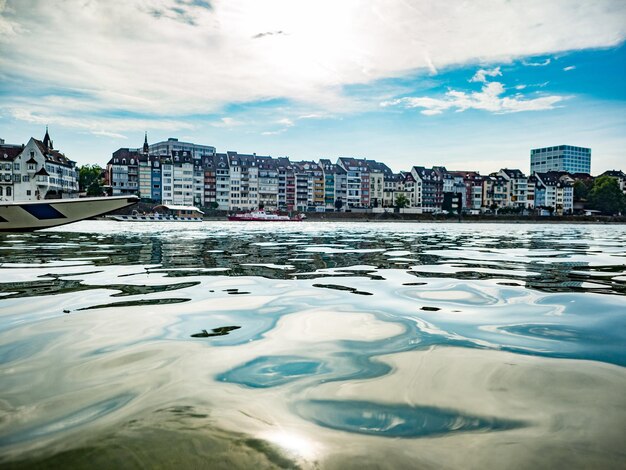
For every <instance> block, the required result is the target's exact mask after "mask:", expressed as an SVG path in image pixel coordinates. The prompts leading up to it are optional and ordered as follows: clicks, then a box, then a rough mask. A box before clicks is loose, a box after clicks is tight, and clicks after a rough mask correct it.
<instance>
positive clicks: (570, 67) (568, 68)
mask: <svg viewBox="0 0 626 470" xmlns="http://www.w3.org/2000/svg"><path fill="white" fill-rule="evenodd" d="M575 68H576V66H575V65H570V66H569V67H564V68H563V71H565V72H569V71H570V70H574V69H575Z"/></svg>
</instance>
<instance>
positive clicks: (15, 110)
mask: <svg viewBox="0 0 626 470" xmlns="http://www.w3.org/2000/svg"><path fill="white" fill-rule="evenodd" d="M8 112H9V114H10V115H11V116H12V117H14V118H15V119H17V120H20V121H25V122H29V123H32V124H41V125H48V124H56V125H59V126H63V127H70V128H74V129H82V130H86V131H88V132H90V133H92V134H94V135H109V136H121V135H122V134H118V133H117V132H116V131H144V130H146V129H153V130H164V131H165V130H181V129H194V128H195V126H194V125H193V124H191V123H189V122H185V121H181V120H173V119H154V120H152V119H140V118H132V117H126V118H118V117H104V118H98V117H95V118H85V117H76V116H67V115H64V114H60V113H58V112H57V113H55V112H50V111H48V110H46V109H45V108H43V109H35V110H33V109H32V108H30V107H29V108H24V107H19V106H12V107H10V108H9V109H8Z"/></svg>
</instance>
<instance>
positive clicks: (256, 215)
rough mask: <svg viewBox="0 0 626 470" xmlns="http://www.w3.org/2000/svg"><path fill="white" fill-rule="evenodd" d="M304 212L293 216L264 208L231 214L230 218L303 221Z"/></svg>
mask: <svg viewBox="0 0 626 470" xmlns="http://www.w3.org/2000/svg"><path fill="white" fill-rule="evenodd" d="M304 218H305V216H304V214H297V215H294V216H293V217H290V216H288V215H281V214H276V213H275V212H265V211H263V210H258V211H251V212H244V213H243V214H235V215H229V216H228V220H231V221H237V222H302V219H304Z"/></svg>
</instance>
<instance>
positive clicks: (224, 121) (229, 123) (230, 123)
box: [211, 117, 243, 127]
mask: <svg viewBox="0 0 626 470" xmlns="http://www.w3.org/2000/svg"><path fill="white" fill-rule="evenodd" d="M242 124H243V122H242V121H238V120H236V119H235V118H232V117H223V118H221V119H220V120H219V121H216V122H212V123H211V126H213V127H235V126H240V125H242Z"/></svg>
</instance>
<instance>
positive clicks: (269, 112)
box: [0, 0, 626, 174]
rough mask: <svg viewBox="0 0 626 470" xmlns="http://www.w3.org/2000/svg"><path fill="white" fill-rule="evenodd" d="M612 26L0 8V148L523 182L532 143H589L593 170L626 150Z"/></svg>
mask: <svg viewBox="0 0 626 470" xmlns="http://www.w3.org/2000/svg"><path fill="white" fill-rule="evenodd" d="M512 17H517V18H519V22H515V24H513V23H511V21H510V19H511V18H512ZM625 17H626V6H625V5H624V4H623V2H616V1H609V0H607V1H603V2H594V3H593V4H590V3H589V2H565V1H562V2H560V1H555V2H551V3H550V4H549V5H543V4H541V5H540V2H519V3H518V2H501V3H499V2H496V3H490V4H489V8H486V6H485V4H483V3H481V2H473V3H472V4H469V5H468V4H464V5H461V4H451V5H448V6H447V7H446V6H443V5H431V4H428V3H422V2H415V3H412V4H408V3H406V2H385V4H384V5H383V4H382V3H381V2H376V1H374V2H369V3H368V7H367V8H363V7H360V6H359V5H358V4H357V3H356V2H342V4H341V5H334V4H332V3H330V2H315V4H313V3H309V2H303V3H298V6H297V7H296V6H294V5H292V4H290V2H281V1H272V2H268V3H264V6H260V4H259V3H258V2H228V3H226V2H221V1H212V2H205V1H198V0H193V1H192V0H189V1H186V0H176V1H174V0H172V1H169V0H159V1H157V0H154V1H146V2H121V3H115V2H104V3H99V2H91V3H88V4H86V5H83V6H81V7H80V8H79V7H78V6H77V5H76V4H75V3H73V2H65V3H63V4H61V5H58V4H53V2H36V1H33V2H28V1H26V2H13V1H5V2H0V31H2V32H3V34H2V35H0V52H1V54H0V69H1V70H2V71H1V72H0V78H1V79H2V80H1V84H0V138H3V139H5V140H6V142H11V143H25V142H26V141H28V138H29V137H30V136H32V135H34V136H36V137H38V138H39V135H40V134H42V132H41V130H42V129H43V128H44V126H45V125H46V124H48V125H49V126H50V133H51V135H53V136H54V139H55V144H56V147H58V148H59V149H60V150H61V151H63V152H65V153H66V155H67V156H68V157H69V158H71V159H73V160H76V161H77V163H78V164H79V165H81V164H87V163H98V164H100V165H102V166H104V165H105V164H106V162H107V161H108V160H109V158H110V156H111V153H112V152H113V151H114V150H116V149H117V148H120V147H130V148H135V147H139V146H141V143H142V142H143V137H144V132H145V131H147V132H148V135H149V140H150V141H151V142H157V141H162V140H167V138H169V137H177V138H179V139H180V140H185V141H191V142H195V143H200V144H206V145H212V146H214V147H216V148H217V149H218V151H220V152H225V151H227V150H233V151H237V152H240V153H253V152H256V153H257V154H262V155H272V156H275V157H279V156H289V157H290V158H292V159H294V160H316V161H317V160H318V159H319V158H337V157H340V156H353V157H358V158H368V159H376V160H379V161H383V162H385V163H387V164H388V165H389V166H390V167H391V168H392V170H394V171H400V170H404V169H406V167H409V166H411V165H416V164H418V165H424V166H427V167H429V166H432V165H445V166H446V167H449V168H451V169H459V170H461V169H472V170H477V171H480V172H481V173H485V174H487V173H489V172H491V171H497V170H498V169H499V168H503V167H510V168H519V169H521V170H522V171H524V172H529V154H530V149H532V148H539V147H548V146H556V145H563V144H566V145H573V146H580V147H590V148H592V149H593V158H592V168H591V172H592V173H593V174H599V173H602V172H603V171H605V170H610V169H618V168H620V167H623V163H622V162H623V161H624V157H625V155H624V149H625V148H626V137H625V135H626V132H624V130H625V129H626V118H625V117H624V115H626V113H624V110H625V106H624V103H625V101H626V90H625V87H624V85H623V78H624V70H625V68H626V65H625V64H626V47H625V46H624V39H625V37H626V26H625V25H626V22H625V21H624V18H625ZM128 18H132V22H130V21H127V20H126V19H128ZM507 18H508V19H509V21H505V20H506V19H507ZM546 18H547V19H549V21H546ZM41 24H45V25H46V28H37V27H36V26H37V25H41ZM494 38H498V40H494ZM43 70H45V71H46V73H40V72H41V71H43Z"/></svg>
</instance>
